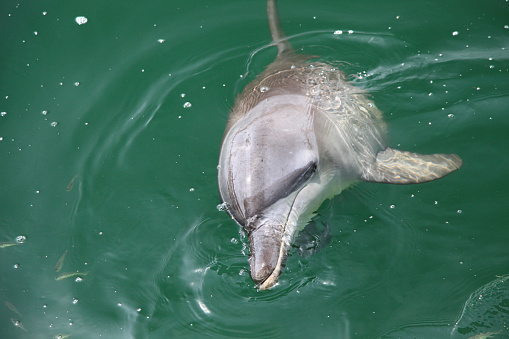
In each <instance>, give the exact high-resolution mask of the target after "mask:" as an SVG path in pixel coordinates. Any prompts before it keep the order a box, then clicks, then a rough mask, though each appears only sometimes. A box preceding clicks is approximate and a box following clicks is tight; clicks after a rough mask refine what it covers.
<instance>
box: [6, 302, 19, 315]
mask: <svg viewBox="0 0 509 339" xmlns="http://www.w3.org/2000/svg"><path fill="white" fill-rule="evenodd" d="M5 306H7V307H9V309H10V310H11V311H13V312H14V313H16V314H17V315H19V316H20V317H22V316H23V315H22V314H21V312H20V311H18V309H17V308H16V307H14V305H13V304H11V303H10V302H8V301H6V302H5Z"/></svg>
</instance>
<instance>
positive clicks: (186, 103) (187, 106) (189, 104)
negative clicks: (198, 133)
mask: <svg viewBox="0 0 509 339" xmlns="http://www.w3.org/2000/svg"><path fill="white" fill-rule="evenodd" d="M191 106H192V104H191V103H190V102H189V101H187V102H185V103H184V108H189V107H191Z"/></svg>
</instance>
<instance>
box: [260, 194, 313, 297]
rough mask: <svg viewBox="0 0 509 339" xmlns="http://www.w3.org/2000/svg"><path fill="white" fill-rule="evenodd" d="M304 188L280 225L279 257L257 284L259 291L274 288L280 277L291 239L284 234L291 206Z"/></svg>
mask: <svg viewBox="0 0 509 339" xmlns="http://www.w3.org/2000/svg"><path fill="white" fill-rule="evenodd" d="M304 187H305V185H303V186H302V187H301V188H300V189H299V190H298V191H297V194H295V198H294V199H293V202H292V206H291V207H290V210H289V211H288V214H287V215H286V218H285V221H284V223H283V224H282V225H281V227H282V228H283V232H282V236H281V245H280V246H279V256H278V259H277V263H276V267H274V269H273V270H272V272H271V273H270V275H269V276H268V277H267V278H265V279H264V280H263V281H262V282H261V283H259V284H258V285H257V286H256V288H257V289H259V290H266V289H269V288H271V287H274V286H275V285H277V283H278V280H279V276H280V275H281V270H282V266H283V258H284V257H285V252H286V250H287V248H288V247H289V245H290V240H291V239H288V238H289V236H288V234H287V232H286V231H287V225H288V219H290V215H291V214H292V211H293V206H294V205H295V201H296V200H297V198H298V196H299V194H300V192H301V191H302V189H303V188H304Z"/></svg>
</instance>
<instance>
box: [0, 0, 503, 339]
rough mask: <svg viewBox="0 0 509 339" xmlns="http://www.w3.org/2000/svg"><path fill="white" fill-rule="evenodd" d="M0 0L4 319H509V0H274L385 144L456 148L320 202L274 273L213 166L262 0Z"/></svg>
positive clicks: (347, 329) (236, 326) (253, 61)
mask: <svg viewBox="0 0 509 339" xmlns="http://www.w3.org/2000/svg"><path fill="white" fill-rule="evenodd" d="M0 8H1V10H0V15H1V20H0V25H1V27H2V32H3V34H2V36H1V37H0V42H1V47H2V53H1V56H0V67H1V74H2V75H1V81H0V112H1V114H0V242H1V243H2V246H1V247H2V248H0V301H1V303H0V332H1V333H2V335H1V337H2V338H53V337H59V336H60V337H62V338H64V337H69V338H309V337H322V338H472V337H475V336H476V335H485V336H486V335H488V334H491V335H492V336H493V337H494V338H495V337H500V338H503V337H509V276H508V275H509V222H508V217H509V212H508V211H509V194H508V193H507V192H508V190H509V176H508V175H507V173H508V168H509V156H508V151H509V134H508V129H509V2H507V1H504V0H492V1H473V0H468V1H462V2H452V1H451V2H444V1H437V0H432V1H419V2H407V1H400V0H398V1H389V2H378V1H373V0H369V1H362V2H346V1H331V0H320V1H303V0H296V1H287V0H281V1H280V3H279V8H280V14H281V18H282V26H283V28H284V30H285V32H286V33H287V34H288V36H290V41H291V43H292V45H293V46H294V48H295V49H297V50H298V52H299V53H305V54H310V55H315V56H319V58H320V59H321V60H323V61H327V62H331V63H333V64H335V65H338V66H340V67H342V69H343V70H344V71H345V73H346V74H348V77H349V79H350V80H351V81H352V82H353V83H354V84H355V85H356V86H359V87H361V88H363V89H365V90H366V91H367V92H369V93H370V94H371V95H372V99H373V100H374V102H375V103H376V105H377V106H378V108H380V110H382V111H383V112H384V114H385V118H386V121H387V122H388V124H389V127H390V137H391V146H393V147H397V148H401V149H404V150H408V151H413V152H420V153H457V154H458V155H460V156H461V157H462V159H463V161H464V165H463V167H462V168H461V169H460V170H458V171H457V172H454V173H452V174H451V175H449V176H447V177H445V178H443V179H441V180H438V181H434V182H431V183H427V184H420V185H409V186H396V185H383V184H371V183H359V184H357V185H356V186H354V187H353V188H351V189H349V190H347V191H345V192H343V193H342V194H341V195H339V196H337V197H335V198H334V199H333V200H332V201H328V202H326V203H324V205H323V206H322V207H321V208H320V210H319V211H318V214H319V216H318V217H317V218H316V220H315V221H314V222H313V224H312V225H310V227H308V228H307V229H306V230H305V231H303V233H302V235H301V237H300V238H299V240H298V241H297V243H296V244H295V246H294V248H293V249H292V254H291V256H290V258H289V259H288V262H287V267H286V269H285V270H284V272H283V274H282V276H281V279H280V283H279V284H278V285H277V286H276V287H275V288H273V289H271V290H269V291H257V289H256V288H255V286H254V283H253V282H252V281H251V279H250V277H249V271H248V268H249V267H248V261H247V255H248V244H247V239H246V238H245V235H244V233H243V232H242V230H240V229H239V227H238V226H237V225H236V224H235V222H234V221H233V220H231V219H230V218H229V217H228V215H227V214H226V213H225V212H221V211H218V209H217V205H218V204H219V202H220V201H219V196H218V191H217V183H216V176H217V174H216V171H217V170H216V166H217V159H218V155H219V147H220V142H221V137H222V133H223V130H224V126H225V123H226V119H227V116H228V111H229V109H230V107H231V106H232V104H233V100H234V98H235V96H236V95H237V94H238V93H239V92H240V91H241V90H242V88H243V87H244V86H245V85H246V84H247V83H248V82H249V81H251V80H252V79H254V78H255V76H256V75H257V74H259V73H260V72H261V71H262V70H263V69H264V67H265V66H266V65H268V64H269V63H270V62H271V61H272V60H273V59H274V56H275V55H276V49H275V47H273V46H271V45H270V43H271V41H270V33H269V29H268V25H267V19H266V13H265V2H264V1H246V0H240V1H231V0H227V1H221V2H210V1H204V0H197V1H192V2H189V1H187V2H185V1H167V2H161V1H146V2H138V1H129V0H128V1H114V2H104V1H87V2H78V1H69V2H55V1H47V0H42V1H37V2H16V1H11V0H7V1H2V3H1V4H0ZM9 245H10V246H9ZM64 254H65V256H64V258H63V261H60V263H59V264H57V263H58V262H59V259H60V258H62V256H63V255H64ZM60 266H61V267H60ZM57 271H58V272H57ZM67 273H68V274H71V273H76V274H75V275H71V276H68V277H65V276H64V277H62V276H60V278H61V279H60V278H58V280H56V279H57V277H59V275H60V274H67ZM475 338H480V337H475Z"/></svg>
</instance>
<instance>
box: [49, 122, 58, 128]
mask: <svg viewBox="0 0 509 339" xmlns="http://www.w3.org/2000/svg"><path fill="white" fill-rule="evenodd" d="M50 125H51V127H57V125H58V122H56V121H53V122H52V123H51V124H50Z"/></svg>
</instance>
